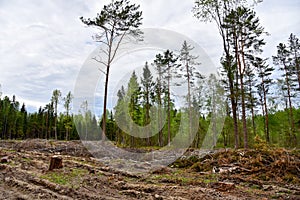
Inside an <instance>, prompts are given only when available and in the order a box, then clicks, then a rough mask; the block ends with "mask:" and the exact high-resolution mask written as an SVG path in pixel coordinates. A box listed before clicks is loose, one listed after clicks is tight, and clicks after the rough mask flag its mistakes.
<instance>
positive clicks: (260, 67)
mask: <svg viewBox="0 0 300 200" xmlns="http://www.w3.org/2000/svg"><path fill="white" fill-rule="evenodd" d="M257 2H261V1H257ZM257 2H256V3H257ZM123 7H124V9H123ZM111 10H113V11H114V12H110V11H111ZM138 10H139V6H136V5H130V2H129V1H128V0H121V1H114V2H112V3H110V4H109V5H108V6H104V8H103V12H101V13H100V14H99V15H98V16H97V17H98V18H96V19H94V20H91V19H90V18H88V19H84V18H81V20H82V21H83V22H84V23H85V24H86V25H88V26H96V27H98V28H99V30H103V32H100V33H99V34H98V36H103V37H104V38H102V39H104V40H105V39H106V40H107V41H109V42H108V43H105V42H104V43H105V44H106V45H107V49H104V50H103V51H104V52H106V53H107V55H114V53H115V52H111V51H112V48H111V47H112V46H113V44H120V41H121V40H117V39H116V38H123V36H124V35H125V34H133V35H135V36H137V35H139V33H140V32H139V30H138V27H139V26H140V25H141V20H142V18H141V16H142V12H140V11H138ZM193 14H194V16H195V17H197V18H198V19H199V20H200V21H206V22H207V21H210V22H213V23H215V24H216V26H217V27H218V30H219V34H220V38H221V39H222V43H223V45H222V48H223V56H222V58H221V59H220V61H221V62H220V64H221V65H220V66H221V67H220V68H219V74H220V78H217V77H216V76H214V75H206V76H204V75H203V74H201V73H200V72H199V71H197V68H198V66H199V65H200V63H201V60H200V62H199V61H198V56H199V55H193V54H192V52H193V47H192V46H190V45H189V44H187V43H186V42H184V43H183V44H182V48H181V49H179V50H178V52H179V53H175V52H173V51H170V50H166V51H165V52H163V53H160V54H157V55H156V56H155V57H154V58H153V61H151V62H149V63H148V62H146V63H145V66H144V68H143V72H142V73H141V75H139V74H137V73H136V72H133V73H132V75H131V77H130V80H129V81H128V83H127V85H123V86H122V87H121V88H120V90H119V91H118V95H117V96H118V101H117V105H115V107H114V108H113V109H112V110H108V109H106V99H107V89H108V87H107V85H108V80H109V73H108V72H109V69H110V67H111V63H112V60H113V58H114V56H112V57H111V58H109V59H108V61H107V63H104V62H103V63H104V66H105V67H106V70H105V69H104V70H103V73H104V72H106V73H105V75H106V78H107V79H106V82H105V86H106V87H105V88H106V90H105V95H104V102H105V103H104V109H103V110H104V112H103V113H104V114H103V115H102V119H101V120H97V118H96V117H95V116H94V115H93V114H92V112H91V111H90V109H89V105H88V103H87V101H84V102H83V103H82V105H81V109H80V111H79V112H78V113H76V115H74V114H72V113H70V104H71V101H72V95H71V93H69V94H68V95H66V97H64V98H61V92H60V91H59V90H55V91H53V95H52V98H51V101H50V103H49V104H47V105H46V106H45V107H44V108H40V109H39V111H38V112H36V113H27V112H26V108H25V105H22V106H21V108H20V105H19V103H18V102H17V101H16V100H15V98H13V99H9V98H8V97H4V98H3V99H0V100H1V107H0V114H1V117H0V131H1V138H3V139H15V138H16V139H18V138H20V139H24V138H47V139H50V138H51V139H66V140H68V139H78V138H79V135H80V138H81V139H85V140H101V139H104V136H106V137H107V138H109V139H110V140H111V141H114V142H115V143H116V144H118V145H121V146H131V147H136V146H165V145H167V144H170V142H171V141H172V140H173V139H174V137H177V136H180V137H179V138H181V139H182V141H184V140H188V141H189V142H190V143H189V144H191V146H193V147H203V146H205V145H207V144H206V143H209V145H208V146H227V147H235V148H240V147H244V148H248V147H252V146H253V145H254V144H255V138H257V137H259V138H262V139H264V140H265V141H266V142H267V143H269V144H272V145H278V146H284V147H296V146H298V147H299V145H300V144H299V142H298V140H299V137H300V109H299V103H298V102H299V91H300V43H299V39H298V38H297V36H296V35H294V34H291V35H290V37H289V38H288V40H287V41H286V42H283V43H280V44H278V46H277V52H274V56H273V57H272V58H264V57H263V56H262V53H263V47H264V46H265V41H264V37H266V36H268V33H267V32H266V31H265V30H264V28H263V26H262V25H261V24H260V20H259V18H258V16H257V14H256V12H255V11H254V6H251V7H250V6H248V4H247V3H246V1H242V0H226V1H219V0H212V1H206V0H197V1H196V2H195V6H194V8H193ZM116 20H117V22H116ZM122 22H124V23H122ZM112 24H116V25H117V26H111V25H112ZM116 31H117V32H116ZM114 34H117V35H114ZM120 36H122V37H120ZM110 37H111V38H110ZM96 39H97V41H98V42H101V38H99V37H96ZM102 42H103V41H102ZM174 42H175V41H174ZM115 51H117V49H116V50H115ZM176 52H177V51H176ZM99 63H101V60H99ZM150 69H152V70H150ZM182 86H185V88H186V90H185V91H184V92H182V94H184V96H176V95H175V94H174V92H173V91H174V90H176V89H174V88H180V87H182ZM178 98H179V99H185V101H184V103H183V104H182V105H180V106H179V104H178V101H177V100H176V99H178ZM221 102H225V104H224V105H223V106H220V105H221ZM59 103H61V104H62V105H63V106H64V108H65V110H64V112H62V113H58V110H57V107H58V104H59ZM161 111H163V112H161ZM223 114H224V118H225V121H224V127H222V128H223V129H222V130H221V134H220V135H217V132H218V129H219V128H220V127H219V125H218V123H217V121H218V117H219V115H223ZM195 116H196V117H197V119H199V120H197V121H196V122H195V121H193V120H191V119H194V118H195ZM75 125H76V126H77V129H76V128H75ZM101 128H102V129H103V130H104V131H103V132H101ZM76 130H77V131H78V132H77V131H76ZM194 131H196V133H195V135H193V132H194ZM153 132H154V133H155V134H153ZM147 136H149V137H147ZM207 138H209V139H207ZM179 140H180V139H179Z"/></svg>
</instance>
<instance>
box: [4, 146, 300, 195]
mask: <svg viewBox="0 0 300 200" xmlns="http://www.w3.org/2000/svg"><path fill="white" fill-rule="evenodd" d="M66 145H67V146H68V148H64V147H65V146H66ZM0 147H1V148H0V158H5V159H7V162H5V160H3V161H4V162H3V161H2V162H3V163H1V164H0V199H30V200H31V199H230V200H231V199H300V187H299V185H297V184H296V185H295V184H290V185H289V184H281V183H276V182H270V181H269V182H267V181H266V182H261V181H255V180H252V181H246V180H247V177H241V176H237V175H236V174H235V175H233V176H230V177H231V178H230V179H229V178H227V179H226V178H224V176H222V175H221V174H213V173H211V172H210V171H207V172H201V173H200V172H196V171H194V170H191V169H176V168H170V167H167V168H163V169H157V170H155V171H152V172H149V173H147V174H138V175H135V174H130V173H126V172H123V171H118V170H116V169H113V168H110V167H108V166H106V165H104V164H103V163H101V162H99V161H97V160H96V159H94V158H92V157H90V155H89V153H88V152H87V151H86V150H85V149H84V147H83V146H82V145H81V144H80V142H68V143H66V142H49V141H45V140H28V141H23V142H13V141H2V142H1V143H0ZM58 152H59V153H60V156H61V157H62V158H63V166H64V167H63V168H62V169H57V170H54V171H48V167H49V159H50V157H51V156H53V155H54V154H57V153H58Z"/></svg>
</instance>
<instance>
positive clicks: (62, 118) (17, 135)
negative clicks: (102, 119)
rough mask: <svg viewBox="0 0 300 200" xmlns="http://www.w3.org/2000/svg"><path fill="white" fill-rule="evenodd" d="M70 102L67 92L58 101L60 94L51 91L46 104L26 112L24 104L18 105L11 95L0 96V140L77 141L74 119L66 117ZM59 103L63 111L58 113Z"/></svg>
mask: <svg viewBox="0 0 300 200" xmlns="http://www.w3.org/2000/svg"><path fill="white" fill-rule="evenodd" d="M71 101H72V95H71V93H70V92H69V93H68V94H67V96H66V97H64V98H61V92H60V91H59V90H54V91H53V96H52V98H51V101H50V103H48V104H47V105H45V106H44V107H40V108H39V110H38V111H37V112H34V113H28V112H27V109H26V106H25V104H24V103H23V104H22V105H20V103H19V102H18V101H17V100H16V98H15V96H13V97H12V99H10V98H9V97H7V96H5V97H4V98H3V99H2V98H1V96H0V133H1V136H0V137H1V139H27V138H44V139H67V140H69V139H71V140H74V139H79V136H78V133H77V131H76V127H75V124H74V122H73V121H74V116H73V115H72V114H70V109H71ZM59 103H63V105H64V108H65V112H63V113H58V111H57V107H58V104H59Z"/></svg>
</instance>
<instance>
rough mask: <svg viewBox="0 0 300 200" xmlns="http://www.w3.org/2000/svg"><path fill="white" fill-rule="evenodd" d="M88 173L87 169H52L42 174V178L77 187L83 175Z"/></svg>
mask: <svg viewBox="0 0 300 200" xmlns="http://www.w3.org/2000/svg"><path fill="white" fill-rule="evenodd" d="M86 174H88V171H87V170H86V169H72V170H64V171H51V172H47V174H44V175H42V176H40V178H42V179H46V180H49V181H51V182H53V183H56V184H59V185H65V186H69V187H74V186H75V187H76V186H78V185H79V184H80V182H81V181H78V179H80V178H81V177H83V176H84V175H86Z"/></svg>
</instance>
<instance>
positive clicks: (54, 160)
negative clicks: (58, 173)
mask: <svg viewBox="0 0 300 200" xmlns="http://www.w3.org/2000/svg"><path fill="white" fill-rule="evenodd" d="M62 167H63V164H62V158H61V157H59V156H52V157H51V159H50V165H49V171H51V170H53V169H60V168H62Z"/></svg>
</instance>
